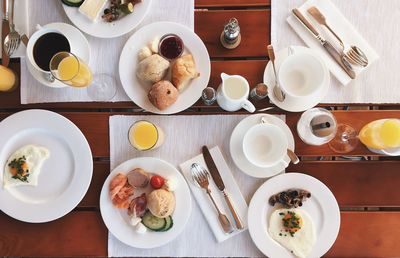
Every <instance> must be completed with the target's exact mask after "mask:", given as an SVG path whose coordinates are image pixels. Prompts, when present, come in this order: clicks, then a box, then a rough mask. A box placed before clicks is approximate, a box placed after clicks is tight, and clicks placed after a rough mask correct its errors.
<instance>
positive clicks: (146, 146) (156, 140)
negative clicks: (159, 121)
mask: <svg viewBox="0 0 400 258" xmlns="http://www.w3.org/2000/svg"><path fill="white" fill-rule="evenodd" d="M128 136H129V142H130V143H131V144H132V146H133V147H135V148H136V149H138V150H150V149H155V148H157V147H159V146H160V145H161V144H162V143H163V141H164V133H163V132H162V130H161V129H160V128H159V127H157V126H156V125H154V124H152V123H150V122H148V121H138V122H136V123H135V124H133V125H132V126H131V128H130V129H129V134H128Z"/></svg>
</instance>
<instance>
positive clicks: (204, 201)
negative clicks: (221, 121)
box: [179, 146, 248, 242]
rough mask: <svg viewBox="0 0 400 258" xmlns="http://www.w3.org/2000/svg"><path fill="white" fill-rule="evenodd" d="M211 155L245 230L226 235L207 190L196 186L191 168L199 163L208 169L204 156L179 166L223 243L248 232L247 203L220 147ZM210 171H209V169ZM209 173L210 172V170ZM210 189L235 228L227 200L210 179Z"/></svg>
mask: <svg viewBox="0 0 400 258" xmlns="http://www.w3.org/2000/svg"><path fill="white" fill-rule="evenodd" d="M210 154H211V156H212V158H213V160H214V163H215V165H216V166H217V168H218V171H219V173H220V174H221V177H222V179H223V180H224V184H225V187H226V191H227V193H228V195H229V196H230V198H231V200H232V202H233V204H234V207H235V209H236V212H237V214H238V215H239V217H240V218H241V220H242V223H243V226H244V229H243V230H240V231H239V230H236V231H234V232H232V233H231V234H225V233H224V231H223V230H222V228H221V225H220V223H219V220H218V216H217V211H216V210H215V207H214V205H213V204H212V202H211V199H210V197H208V195H207V194H206V192H205V190H204V189H202V188H200V187H198V186H197V185H195V183H194V181H193V179H192V175H191V172H190V167H191V166H192V164H193V163H198V164H199V165H201V166H202V167H203V168H205V169H207V165H206V163H205V161H204V157H203V154H200V155H198V156H196V157H194V158H192V159H190V160H188V161H186V162H184V163H182V164H181V165H179V167H180V169H181V171H182V174H183V175H184V177H185V178H186V181H187V182H188V185H189V187H190V189H191V190H192V193H193V196H194V198H195V199H196V201H197V204H198V205H199V206H200V209H201V211H202V213H203V215H204V217H205V218H206V220H207V222H208V225H209V226H210V229H211V230H212V232H213V233H214V236H215V238H216V240H217V241H218V242H222V241H225V240H227V239H228V238H230V237H233V236H235V235H237V234H239V233H241V232H243V231H244V230H247V209H248V206H247V203H246V200H245V199H244V197H243V195H242V193H241V192H240V189H239V186H238V185H237V183H236V181H235V179H234V178H233V175H232V173H231V171H230V169H229V167H228V165H227V164H226V161H225V159H224V157H223V156H222V153H221V150H220V149H219V148H218V146H216V147H214V148H212V149H210ZM207 170H208V169H207ZM208 171H209V170H208ZM209 186H210V189H211V194H212V196H213V197H214V200H215V202H216V203H217V205H218V207H219V208H220V210H221V212H222V213H224V214H225V215H226V216H227V217H228V219H229V221H230V222H231V224H232V225H233V226H234V227H235V221H234V219H233V217H232V215H231V213H230V211H229V208H228V206H227V204H226V202H225V199H224V197H223V194H222V192H220V191H219V189H218V188H217V186H216V185H215V183H214V181H213V180H212V178H211V177H210V185H209Z"/></svg>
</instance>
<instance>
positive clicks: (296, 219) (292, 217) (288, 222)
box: [280, 211, 303, 236]
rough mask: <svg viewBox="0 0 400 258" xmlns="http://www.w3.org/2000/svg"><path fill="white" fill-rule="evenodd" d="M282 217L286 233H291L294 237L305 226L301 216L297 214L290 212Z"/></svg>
mask: <svg viewBox="0 0 400 258" xmlns="http://www.w3.org/2000/svg"><path fill="white" fill-rule="evenodd" d="M280 215H282V216H283V218H282V223H283V227H284V228H285V231H286V232H289V233H290V234H291V235H292V236H293V235H294V233H296V232H297V231H299V230H300V229H301V227H302V226H303V220H302V219H301V216H299V215H298V214H296V213H295V212H292V211H288V212H287V213H286V214H280Z"/></svg>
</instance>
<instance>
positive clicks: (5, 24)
mask: <svg viewBox="0 0 400 258" xmlns="http://www.w3.org/2000/svg"><path fill="white" fill-rule="evenodd" d="M2 7H3V18H2V22H1V42H0V43H1V44H3V47H2V53H1V64H2V65H4V66H6V67H7V66H8V64H9V63H10V57H9V56H8V55H7V51H6V48H5V46H4V45H5V44H4V43H5V39H6V37H7V35H8V33H10V23H9V21H8V0H3V3H2Z"/></svg>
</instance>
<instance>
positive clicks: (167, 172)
mask: <svg viewBox="0 0 400 258" xmlns="http://www.w3.org/2000/svg"><path fill="white" fill-rule="evenodd" d="M137 168H141V169H143V170H144V171H148V172H151V173H157V175H159V176H161V177H164V178H166V179H167V178H174V180H175V183H176V184H175V185H176V188H175V189H174V191H173V194H174V196H175V209H174V210H173V213H172V214H171V217H172V220H173V226H172V227H171V228H169V229H168V230H167V231H164V230H161V231H162V232H160V231H151V230H147V232H145V233H139V232H137V231H136V230H135V228H134V226H132V225H131V218H130V217H129V216H128V214H127V212H126V210H125V209H118V208H116V207H115V206H114V204H113V201H112V200H111V197H110V191H111V190H112V189H111V188H112V187H111V185H110V183H111V182H112V181H113V178H115V177H116V176H118V174H120V173H122V174H126V173H127V172H128V171H132V170H134V169H137ZM139 190H140V189H137V188H135V189H134V191H135V196H136V195H137V194H136V192H137V191H139ZM139 192H140V191H139ZM146 196H147V197H146V198H147V202H149V198H150V197H149V196H150V194H147V195H146ZM191 204H192V201H191V196H190V191H189V187H188V185H187V183H186V181H185V179H184V178H183V176H182V174H181V173H180V172H179V171H178V170H177V169H176V168H175V167H174V166H172V165H171V164H169V163H167V162H166V161H163V160H161V159H157V158H152V157H143V158H134V159H131V160H128V161H125V162H124V163H122V164H120V165H119V166H117V167H116V168H115V169H114V170H113V171H112V172H111V173H110V175H109V176H108V178H107V179H106V181H105V182H104V185H103V188H102V190H101V195H100V212H101V216H102V218H103V221H104V223H105V224H106V226H107V228H108V230H109V231H110V232H111V233H112V234H113V235H114V236H115V237H116V238H117V239H119V240H120V241H121V242H123V243H125V244H127V245H129V246H132V247H136V248H154V247H158V246H162V245H165V244H167V243H168V242H170V241H172V240H173V239H175V238H176V237H177V236H178V235H179V234H180V233H181V232H182V231H183V229H184V228H185V226H186V223H187V222H188V220H189V217H190V213H191ZM150 210H151V209H150ZM145 216H146V215H145ZM144 220H145V217H143V220H142V221H144ZM146 227H147V225H146Z"/></svg>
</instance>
